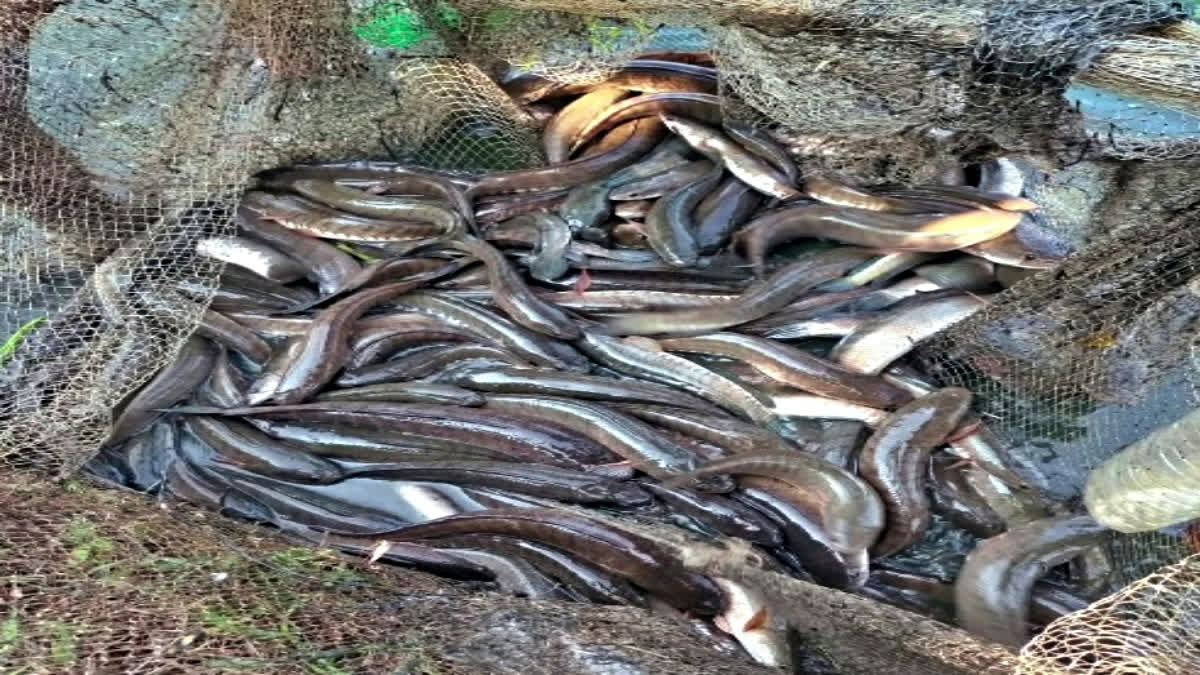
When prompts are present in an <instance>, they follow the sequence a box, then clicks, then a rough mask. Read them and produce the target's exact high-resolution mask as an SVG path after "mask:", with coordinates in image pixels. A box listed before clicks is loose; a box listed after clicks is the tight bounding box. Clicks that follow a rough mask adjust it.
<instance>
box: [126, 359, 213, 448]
mask: <svg viewBox="0 0 1200 675" xmlns="http://www.w3.org/2000/svg"><path fill="white" fill-rule="evenodd" d="M217 351H218V350H217V348H216V346H214V345H213V343H212V342H210V341H208V340H206V339H204V338H201V337H191V338H188V340H187V341H186V342H184V343H183V345H181V346H180V348H179V352H178V353H176V354H175V358H174V359H173V360H172V361H170V362H169V363H168V364H167V365H166V366H165V367H163V369H162V370H160V371H158V373H156V374H155V375H154V377H153V378H151V380H150V381H149V382H148V383H146V385H145V386H144V387H142V388H141V389H140V390H139V391H138V393H137V394H135V395H134V396H133V397H132V398H130V399H129V402H128V403H126V404H125V405H124V407H123V408H122V409H121V411H120V412H119V413H118V414H117V415H116V421H115V422H113V426H112V430H111V431H110V432H109V434H108V438H107V439H106V440H105V444H107V445H115V444H117V443H120V442H122V441H124V440H125V439H127V438H129V437H130V436H133V435H134V434H138V433H141V432H142V431H145V430H146V429H148V428H150V425H151V424H154V421H155V420H157V419H158V418H159V417H161V416H162V412H161V410H162V409H163V408H168V407H170V406H172V405H174V404H176V403H178V402H179V401H182V400H183V399H185V398H187V397H188V396H189V395H191V393H192V392H193V391H195V390H196V388H197V387H199V386H200V384H201V383H202V382H204V379H205V378H206V377H208V375H209V373H210V372H212V370H213V366H214V365H215V363H216V359H217Z"/></svg>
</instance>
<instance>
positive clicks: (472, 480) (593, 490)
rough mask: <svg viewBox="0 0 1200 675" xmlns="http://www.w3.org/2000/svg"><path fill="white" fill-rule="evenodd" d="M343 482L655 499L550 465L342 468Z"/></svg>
mask: <svg viewBox="0 0 1200 675" xmlns="http://www.w3.org/2000/svg"><path fill="white" fill-rule="evenodd" d="M343 466H344V467H345V477H346V478H351V477H373V478H388V479H392V480H404V481H431V482H435V483H451V484H454V485H467V486H476V487H487V488H496V489H500V490H506V491H510V492H516V493H519V494H531V495H534V496H537V497H545V498H547V499H555V500H558V501H560V502H564V503H568V504H609V505H614V506H623V507H628V506H639V505H642V504H647V503H649V502H650V501H651V497H650V495H649V494H647V493H646V492H645V491H644V490H642V489H641V488H640V487H638V486H637V485H636V484H634V483H628V482H622V481H617V480H612V479H609V478H605V477H603V476H600V475H598V474H596V473H588V472H584V471H577V470H574V469H568V468H563V467H557V466H551V465H548V464H535V463H532V462H509V461H494V460H481V459H461V460H454V459H429V460H422V459H411V460H403V461H394V462H355V463H353V464H349V463H344V464H343Z"/></svg>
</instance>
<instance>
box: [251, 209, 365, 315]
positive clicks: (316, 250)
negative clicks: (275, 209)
mask: <svg viewBox="0 0 1200 675" xmlns="http://www.w3.org/2000/svg"><path fill="white" fill-rule="evenodd" d="M272 205H273V197H272V196H271V195H269V194H268V193H265V192H258V191H250V192H246V193H245V194H243V195H242V201H241V202H240V203H239V204H238V208H237V223H238V226H239V227H240V228H241V229H242V230H244V231H245V232H247V233H248V234H251V235H253V236H254V237H256V238H258V239H261V240H263V241H264V242H266V243H267V244H270V245H271V246H274V247H275V248H277V249H279V250H280V251H281V252H283V253H285V254H287V255H289V256H291V257H292V259H293V260H296V261H297V262H300V263H301V264H303V265H305V266H306V268H305V276H306V277H308V278H309V279H311V280H312V281H313V282H315V283H316V284H317V287H318V288H319V290H320V293H321V295H323V296H331V295H334V294H336V293H338V292H340V291H341V290H342V289H343V288H345V286H346V283H347V282H348V281H349V280H350V279H352V278H353V277H354V276H355V275H356V274H357V273H358V272H359V270H360V269H361V267H360V265H359V264H358V263H357V262H355V260H354V258H352V257H350V256H349V255H346V254H345V253H343V252H341V251H339V250H338V249H336V248H334V247H333V246H330V245H329V244H327V243H325V242H323V241H321V240H319V239H316V238H314V237H307V236H304V235H302V234H300V233H299V232H294V231H292V230H289V229H288V228H286V227H284V226H282V225H280V224H278V223H276V222H274V221H273V220H272V219H271V218H270V215H269V212H270V209H271V208H272Z"/></svg>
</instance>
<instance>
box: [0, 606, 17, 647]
mask: <svg viewBox="0 0 1200 675" xmlns="http://www.w3.org/2000/svg"><path fill="white" fill-rule="evenodd" d="M20 644H21V617H20V616H19V615H18V614H17V608H16V607H12V608H10V609H9V610H8V616H7V617H6V618H5V619H4V621H0V656H4V655H5V654H7V653H9V652H11V651H13V650H15V649H16V648H17V646H18V645H20Z"/></svg>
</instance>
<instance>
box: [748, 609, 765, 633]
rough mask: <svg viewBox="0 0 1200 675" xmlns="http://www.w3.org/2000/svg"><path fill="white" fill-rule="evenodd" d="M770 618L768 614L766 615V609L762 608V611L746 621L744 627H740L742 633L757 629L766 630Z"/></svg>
mask: <svg viewBox="0 0 1200 675" xmlns="http://www.w3.org/2000/svg"><path fill="white" fill-rule="evenodd" d="M770 618H771V615H770V614H769V613H767V608H766V607H763V608H762V609H760V610H758V611H757V612H755V613H754V616H752V617H750V618H749V619H747V620H746V625H745V626H742V630H743V631H752V630H758V629H759V628H766V627H767V621H768V620H769V619H770Z"/></svg>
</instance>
